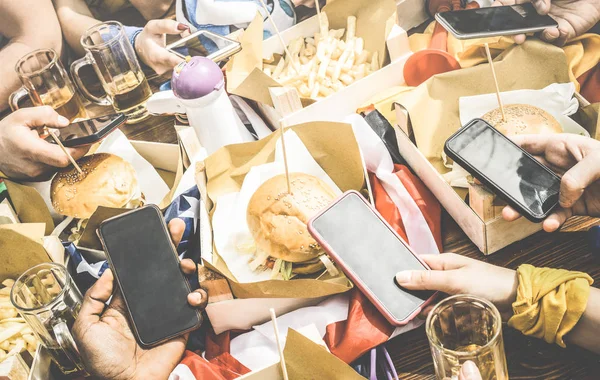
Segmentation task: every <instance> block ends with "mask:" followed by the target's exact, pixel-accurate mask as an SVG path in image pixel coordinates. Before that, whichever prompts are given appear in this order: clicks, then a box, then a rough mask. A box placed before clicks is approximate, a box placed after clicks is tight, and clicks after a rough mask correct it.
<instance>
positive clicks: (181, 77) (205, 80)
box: [171, 57, 225, 99]
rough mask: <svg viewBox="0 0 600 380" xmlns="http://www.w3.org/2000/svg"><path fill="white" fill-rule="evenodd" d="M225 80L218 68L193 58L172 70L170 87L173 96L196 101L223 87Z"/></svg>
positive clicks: (209, 62)
mask: <svg viewBox="0 0 600 380" xmlns="http://www.w3.org/2000/svg"><path fill="white" fill-rule="evenodd" d="M224 84H225V80H224V77H223V73H222V72H221V69H220V68H219V66H218V65H217V64H216V63H214V62H213V61H212V60H210V59H208V58H204V57H193V58H192V59H191V60H189V62H182V63H181V64H179V65H177V66H176V67H175V69H174V70H173V78H172V79H171V85H172V87H173V93H174V94H175V96H177V97H178V98H181V99H198V98H201V97H203V96H206V95H208V94H210V93H211V92H213V91H214V90H218V89H220V88H222V87H223V85H224Z"/></svg>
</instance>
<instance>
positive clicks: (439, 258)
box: [396, 253, 518, 320]
mask: <svg viewBox="0 0 600 380" xmlns="http://www.w3.org/2000/svg"><path fill="white" fill-rule="evenodd" d="M419 257H420V258H421V259H422V260H423V261H425V263H426V264H427V265H428V266H429V268H431V270H421V271H402V272H398V274H397V275H396V281H397V282H398V285H400V286H401V287H403V288H406V289H408V290H436V291H440V292H442V293H446V294H450V295H455V294H472V295H474V296H478V297H481V298H484V299H486V300H489V301H490V302H492V303H493V304H494V305H496V307H497V308H498V311H500V314H501V315H502V318H504V319H505V320H508V318H510V317H511V316H512V303H513V302H514V301H515V299H516V298H517V285H518V279H517V273H516V272H515V271H514V270H511V269H506V268H502V267H498V266H495V265H491V264H487V263H484V262H482V261H478V260H474V259H469V258H467V257H464V256H460V255H456V254H454V253H442V254H440V255H422V256H419ZM430 310H431V309H430V308H428V309H426V310H425V311H424V313H425V314H427V313H428V312H429V311H430Z"/></svg>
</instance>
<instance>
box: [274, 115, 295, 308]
mask: <svg viewBox="0 0 600 380" xmlns="http://www.w3.org/2000/svg"><path fill="white" fill-rule="evenodd" d="M284 129H285V126H284V123H283V122H281V123H280V125H279V130H280V131H281V147H282V148H283V166H285V179H286V181H287V189H288V194H290V195H291V194H292V185H291V184H290V172H289V169H288V161H287V153H286V151H285V139H284V138H283V135H284V133H283V132H284ZM271 310H273V309H271Z"/></svg>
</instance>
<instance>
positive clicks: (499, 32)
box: [435, 3, 558, 40]
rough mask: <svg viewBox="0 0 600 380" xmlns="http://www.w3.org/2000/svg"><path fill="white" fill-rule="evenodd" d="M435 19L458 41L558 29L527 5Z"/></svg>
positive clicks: (444, 14)
mask: <svg viewBox="0 0 600 380" xmlns="http://www.w3.org/2000/svg"><path fill="white" fill-rule="evenodd" d="M435 19H436V21H438V22H439V23H440V24H441V25H443V26H444V28H446V30H448V31H449V32H450V33H452V34H453V35H454V37H456V38H458V39H459V40H464V39H470V38H483V37H494V36H511V35H518V34H524V33H535V32H541V31H543V30H545V29H548V28H558V23H557V22H556V20H554V19H553V18H552V17H550V16H548V15H540V14H539V13H538V12H537V10H536V9H535V7H534V6H533V4H531V3H524V4H519V5H508V6H500V7H488V8H476V9H466V10H460V11H449V12H441V13H437V14H436V15H435Z"/></svg>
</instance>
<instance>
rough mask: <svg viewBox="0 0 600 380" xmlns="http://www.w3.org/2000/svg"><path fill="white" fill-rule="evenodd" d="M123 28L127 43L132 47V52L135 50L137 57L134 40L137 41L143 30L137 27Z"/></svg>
mask: <svg viewBox="0 0 600 380" xmlns="http://www.w3.org/2000/svg"><path fill="white" fill-rule="evenodd" d="M124 28H125V34H126V35H127V39H128V40H129V43H130V44H131V46H132V47H133V50H135V53H136V55H138V56H139V52H138V49H137V46H136V40H137V38H138V36H139V35H140V33H142V31H143V30H144V28H139V27H137V26H125V27H124Z"/></svg>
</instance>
